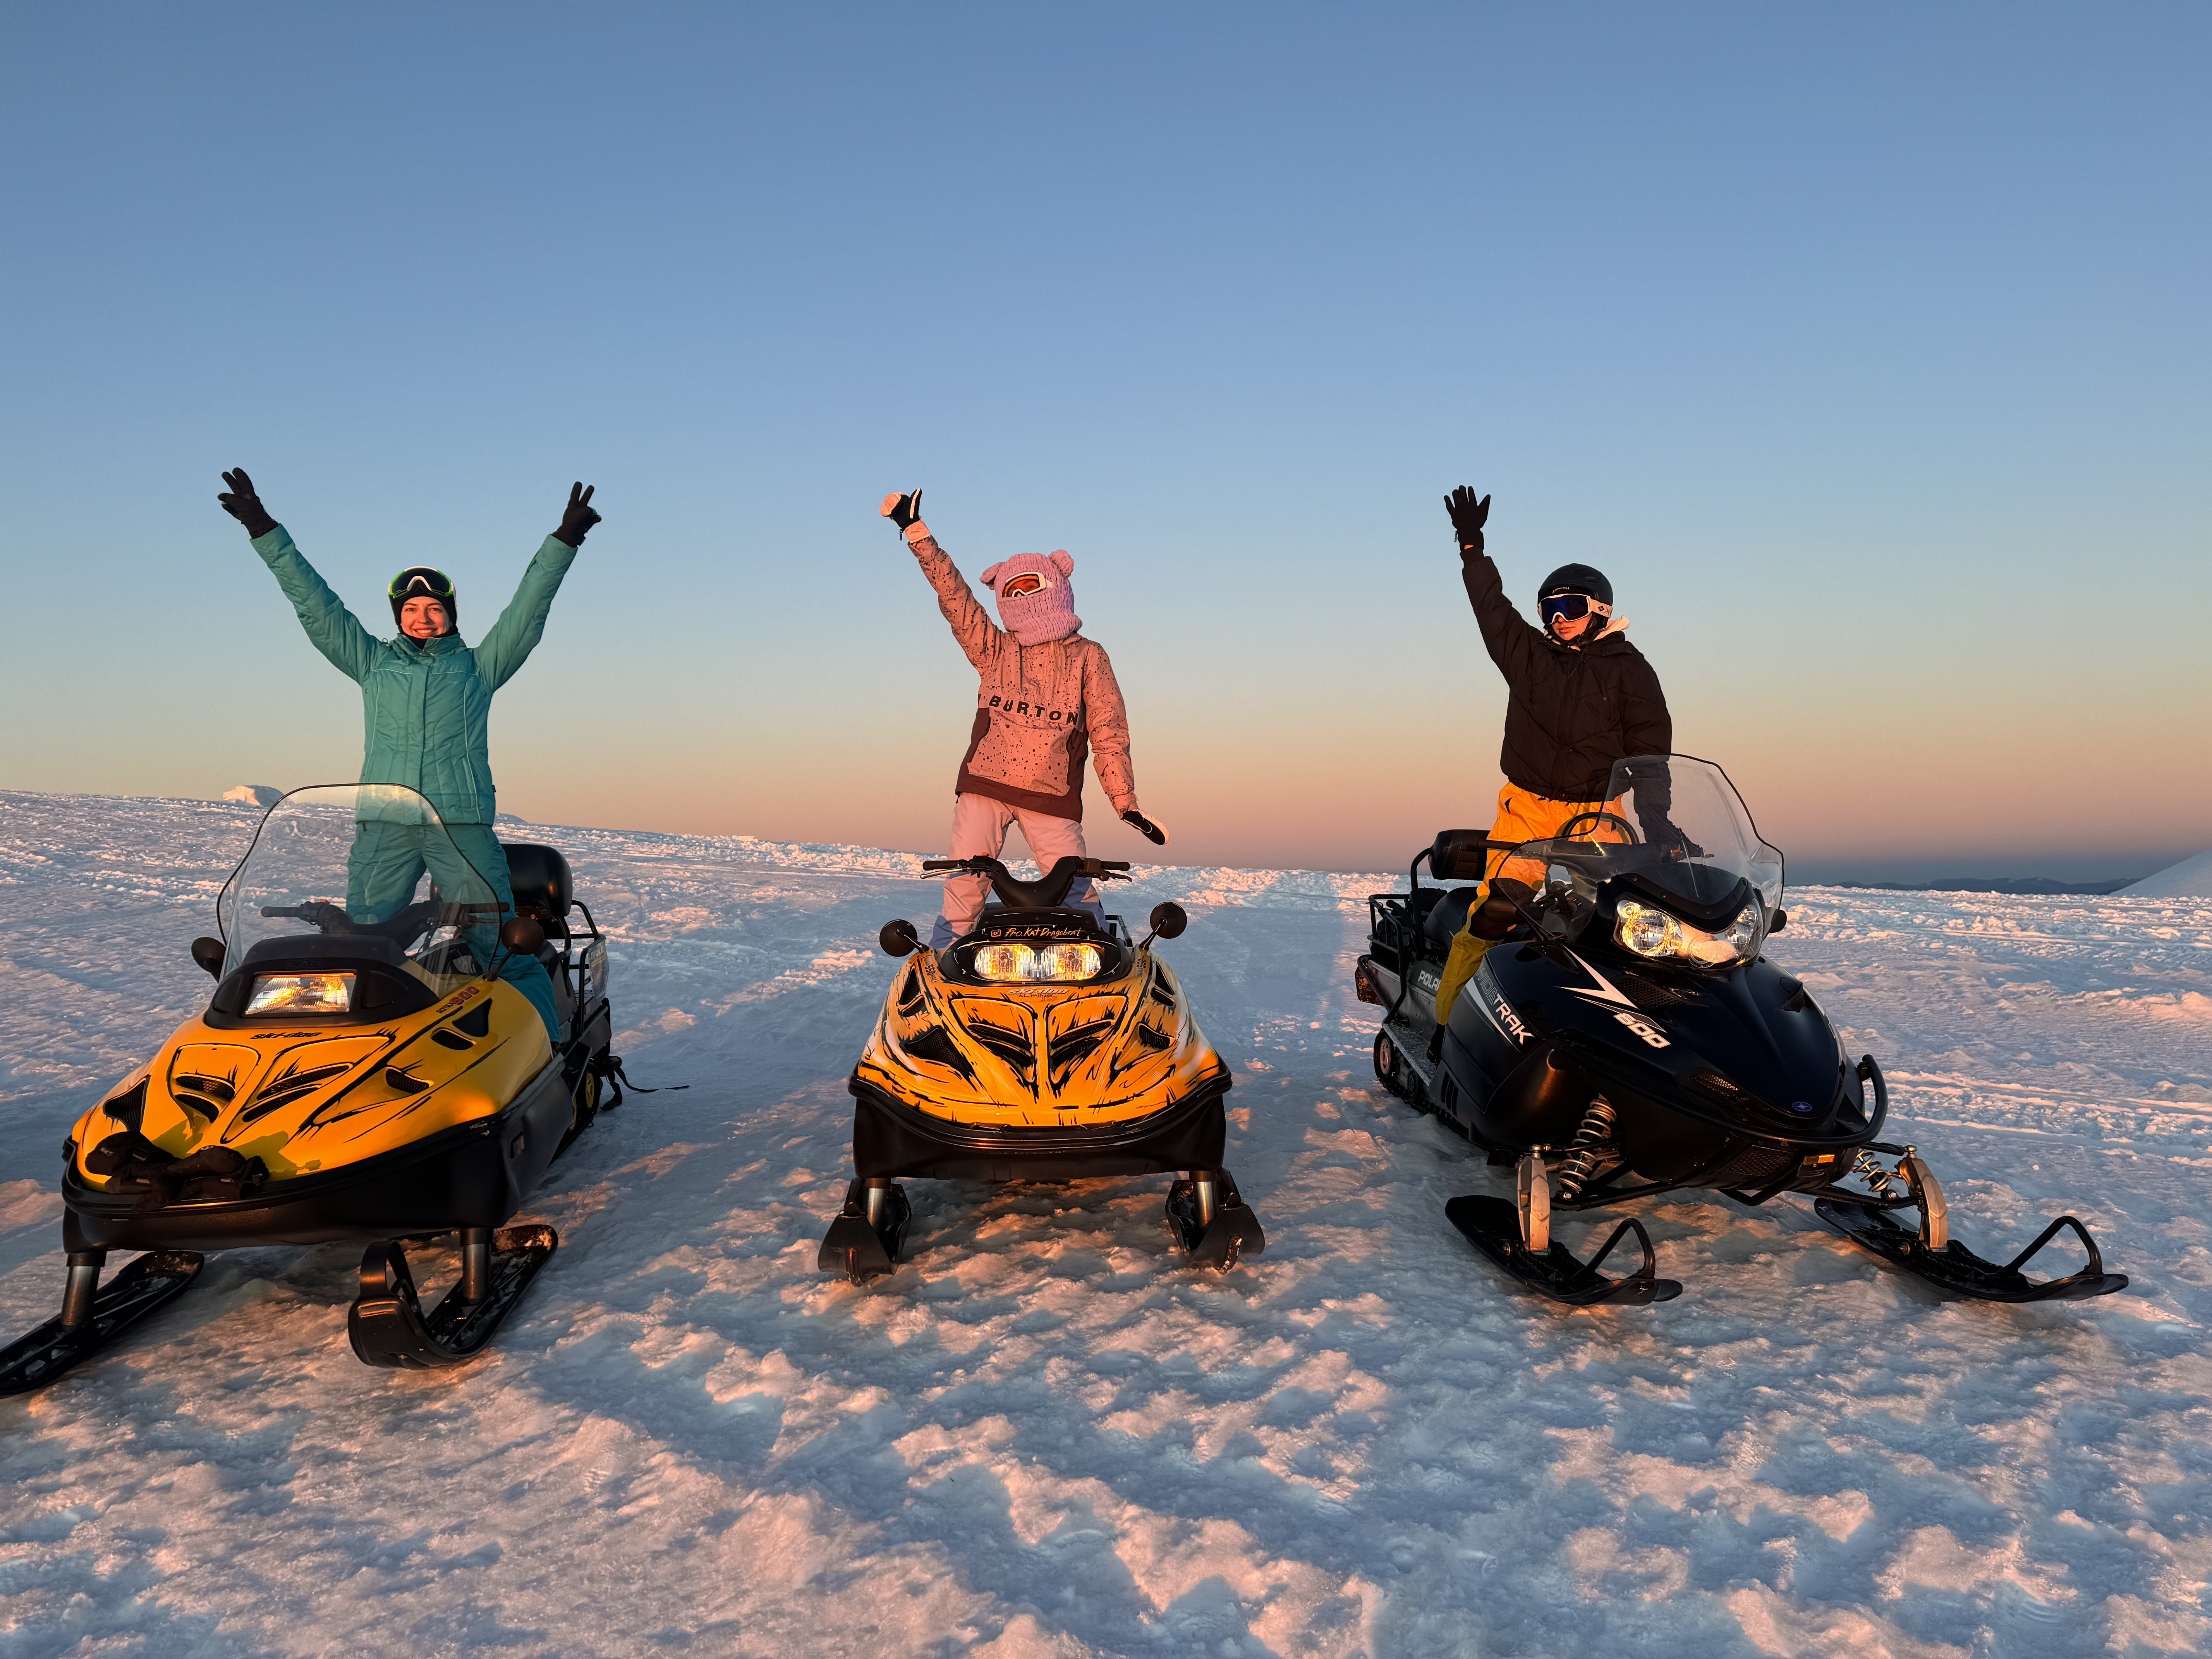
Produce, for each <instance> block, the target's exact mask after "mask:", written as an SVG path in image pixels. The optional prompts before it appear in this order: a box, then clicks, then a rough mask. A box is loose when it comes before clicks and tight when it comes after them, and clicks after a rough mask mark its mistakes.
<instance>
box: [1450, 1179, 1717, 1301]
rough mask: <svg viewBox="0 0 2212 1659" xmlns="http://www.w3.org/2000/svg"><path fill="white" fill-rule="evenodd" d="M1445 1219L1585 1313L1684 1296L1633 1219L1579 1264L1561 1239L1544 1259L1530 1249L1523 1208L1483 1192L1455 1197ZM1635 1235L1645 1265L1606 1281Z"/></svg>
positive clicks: (1524, 1280)
mask: <svg viewBox="0 0 2212 1659" xmlns="http://www.w3.org/2000/svg"><path fill="white" fill-rule="evenodd" d="M1444 1219H1446V1220H1447V1221H1449V1222H1450V1223H1451V1224H1452V1225H1453V1226H1455V1227H1456V1228H1458V1229H1459V1230H1460V1231H1462V1233H1465V1234H1466V1235H1467V1238H1468V1243H1470V1244H1473V1245H1474V1248H1475V1249H1478V1250H1480V1251H1481V1252H1482V1253H1483V1255H1486V1256H1488V1257H1489V1258H1490V1259H1491V1261H1493V1262H1495V1263H1496V1264H1497V1265H1498V1267H1502V1268H1504V1270H1505V1272H1506V1273H1509V1274H1510V1275H1511V1276H1512V1277H1513V1278H1514V1279H1517V1280H1518V1281H1519V1282H1520V1283H1521V1284H1522V1285H1526V1286H1527V1287H1528V1289H1530V1290H1532V1291H1535V1292H1536V1293H1537V1294H1538V1295H1540V1296H1546V1297H1550V1298H1551V1299H1552V1300H1553V1301H1554V1302H1565V1303H1568V1304H1571V1305H1573V1306H1575V1307H1580V1308H1589V1307H1595V1306H1597V1305H1598V1304H1601V1303H1606V1302H1620V1303H1626V1304H1629V1305H1631V1306H1638V1305H1641V1304H1644V1303H1649V1302H1671V1301H1673V1300H1674V1298H1675V1297H1678V1296H1680V1295H1681V1293H1682V1285H1681V1282H1680V1280H1679V1279H1661V1278H1660V1277H1659V1276H1658V1273H1657V1269H1658V1261H1657V1259H1656V1257H1655V1256H1654V1255H1652V1253H1651V1235H1650V1234H1649V1233H1647V1232H1645V1231H1644V1224H1643V1223H1642V1222H1640V1221H1638V1219H1637V1218H1635V1217H1634V1216H1631V1217H1629V1218H1627V1219H1626V1220H1625V1221H1623V1222H1622V1223H1621V1224H1620V1225H1619V1226H1618V1227H1615V1228H1614V1229H1613V1233H1612V1236H1611V1237H1608V1238H1607V1240H1606V1241H1605V1243H1603V1244H1601V1245H1600V1246H1599V1247H1598V1251H1597V1254H1596V1255H1593V1256H1592V1257H1591V1258H1590V1259H1589V1261H1578V1260H1577V1259H1576V1257H1575V1255H1574V1254H1573V1252H1571V1251H1570V1250H1569V1249H1567V1248H1566V1246H1565V1245H1564V1244H1561V1243H1559V1241H1558V1240H1556V1239H1553V1240H1552V1241H1551V1242H1550V1243H1548V1244H1547V1247H1546V1249H1544V1251H1543V1252H1542V1253H1541V1255H1540V1254H1538V1253H1537V1252H1536V1251H1534V1250H1532V1249H1529V1248H1528V1246H1527V1245H1526V1244H1524V1243H1522V1242H1521V1212H1520V1210H1519V1208H1518V1206H1516V1205H1513V1204H1509V1203H1508V1202H1506V1200H1504V1199H1502V1198H1489V1197H1486V1196H1484V1195H1482V1194H1479V1193H1471V1194H1468V1195H1467V1196H1465V1197H1463V1198H1455V1199H1453V1200H1450V1201H1449V1202H1448V1203H1447V1204H1445V1206H1444ZM1632 1232H1633V1233H1634V1234H1635V1235H1636V1242H1637V1243H1638V1245H1640V1246H1641V1247H1642V1248H1643V1251H1644V1260H1643V1261H1642V1263H1641V1264H1639V1265H1638V1267H1637V1268H1636V1270H1635V1271H1634V1272H1633V1273H1628V1274H1626V1275H1625V1276H1623V1277H1621V1278H1620V1279H1607V1277H1606V1276H1605V1275H1604V1273H1601V1272H1600V1271H1599V1269H1600V1268H1601V1267H1603V1266H1604V1265H1605V1259H1606V1258H1607V1256H1609V1255H1612V1254H1613V1247H1614V1246H1615V1245H1617V1244H1619V1243H1620V1241H1621V1240H1622V1239H1623V1238H1624V1237H1626V1236H1627V1235H1628V1234H1630V1233H1632Z"/></svg>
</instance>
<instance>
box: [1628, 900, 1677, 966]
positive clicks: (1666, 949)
mask: <svg viewBox="0 0 2212 1659" xmlns="http://www.w3.org/2000/svg"><path fill="white" fill-rule="evenodd" d="M1615 908H1616V910H1617V911H1618V913H1619V915H1620V922H1619V925H1617V926H1616V927H1614V928H1613V937H1614V938H1615V939H1619V940H1620V942H1621V944H1623V945H1626V947H1627V948H1628V949H1630V950H1632V951H1635V952H1636V954H1637V955H1638V956H1639V957H1671V956H1674V954H1676V953H1677V952H1678V951H1680V949H1681V948H1682V924H1681V923H1680V922H1679V921H1675V920H1674V917H1672V916H1670V915H1668V914H1667V913H1666V912H1665V911H1664V910H1660V909H1656V908H1653V907H1652V906H1650V905H1649V904H1638V902H1636V901H1635V900H1634V899H1623V900H1621V902H1620V904H1619V905H1618V906H1616V907H1615Z"/></svg>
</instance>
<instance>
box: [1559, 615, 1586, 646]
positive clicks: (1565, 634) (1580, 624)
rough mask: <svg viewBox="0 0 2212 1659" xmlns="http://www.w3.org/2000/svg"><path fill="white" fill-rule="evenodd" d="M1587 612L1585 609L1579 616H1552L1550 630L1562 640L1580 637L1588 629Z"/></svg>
mask: <svg viewBox="0 0 2212 1659" xmlns="http://www.w3.org/2000/svg"><path fill="white" fill-rule="evenodd" d="M1589 625H1590V619H1589V613H1588V612H1587V611H1585V612H1584V613H1583V615H1581V616H1579V617H1553V618H1552V632H1553V633H1554V634H1556V635H1559V638H1561V639H1563V640H1578V639H1580V638H1581V637H1582V636H1583V634H1584V633H1585V632H1586V631H1587V630H1588V629H1589Z"/></svg>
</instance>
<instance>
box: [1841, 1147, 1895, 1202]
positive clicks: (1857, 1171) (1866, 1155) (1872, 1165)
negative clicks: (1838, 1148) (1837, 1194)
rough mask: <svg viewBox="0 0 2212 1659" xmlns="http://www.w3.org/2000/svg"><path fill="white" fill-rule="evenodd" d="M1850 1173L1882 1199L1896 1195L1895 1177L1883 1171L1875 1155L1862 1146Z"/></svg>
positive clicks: (1887, 1171)
mask: <svg viewBox="0 0 2212 1659" xmlns="http://www.w3.org/2000/svg"><path fill="white" fill-rule="evenodd" d="M1851 1173H1852V1174H1853V1175H1855V1176H1857V1177H1858V1178H1859V1179H1860V1180H1861V1181H1863V1182H1866V1184H1867V1185H1868V1186H1869V1187H1871V1188H1874V1190H1875V1192H1876V1193H1878V1194H1881V1196H1882V1197H1884V1198H1890V1197H1893V1196H1894V1195H1895V1194H1896V1192H1897V1177H1896V1176H1894V1175H1893V1174H1892V1173H1891V1172H1890V1171H1889V1170H1885V1169H1883V1168H1882V1167H1881V1162H1880V1161H1879V1160H1878V1159H1876V1158H1875V1155H1874V1154H1873V1153H1872V1152H1869V1151H1868V1150H1867V1149H1866V1148H1865V1147H1863V1146H1862V1147H1860V1148H1859V1155H1858V1157H1857V1158H1856V1159H1855V1160H1853V1162H1852V1164H1851Z"/></svg>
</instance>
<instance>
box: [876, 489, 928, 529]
mask: <svg viewBox="0 0 2212 1659" xmlns="http://www.w3.org/2000/svg"><path fill="white" fill-rule="evenodd" d="M884 517H885V518H886V519H889V520H890V521H891V524H892V526H893V527H894V528H895V529H896V530H897V532H898V533H899V534H900V535H902V536H903V535H905V534H906V532H907V530H908V527H909V526H912V525H913V524H914V523H915V520H918V519H920V518H921V491H920V490H919V489H917V490H915V491H914V492H913V493H912V494H911V495H900V494H899V493H898V491H896V489H894V490H893V491H891V493H890V495H886V496H884Z"/></svg>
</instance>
